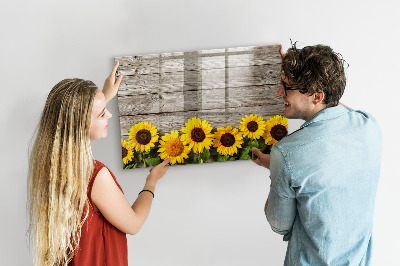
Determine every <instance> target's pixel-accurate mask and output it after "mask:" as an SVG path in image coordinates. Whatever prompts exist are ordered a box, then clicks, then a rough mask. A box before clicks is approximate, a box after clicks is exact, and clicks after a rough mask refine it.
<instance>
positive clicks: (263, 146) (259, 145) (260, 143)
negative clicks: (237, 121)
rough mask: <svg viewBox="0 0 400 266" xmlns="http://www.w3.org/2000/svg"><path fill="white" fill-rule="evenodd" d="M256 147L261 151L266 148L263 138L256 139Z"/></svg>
mask: <svg viewBox="0 0 400 266" xmlns="http://www.w3.org/2000/svg"><path fill="white" fill-rule="evenodd" d="M257 141H258V149H259V150H260V151H261V152H263V151H264V150H265V149H266V148H267V144H265V140H264V139H263V138H261V139H258V140H257Z"/></svg>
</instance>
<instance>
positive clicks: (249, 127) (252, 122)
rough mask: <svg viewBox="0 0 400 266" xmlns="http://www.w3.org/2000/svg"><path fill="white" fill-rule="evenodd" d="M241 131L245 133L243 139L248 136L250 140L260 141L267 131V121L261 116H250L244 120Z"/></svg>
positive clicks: (240, 127)
mask: <svg viewBox="0 0 400 266" xmlns="http://www.w3.org/2000/svg"><path fill="white" fill-rule="evenodd" d="M240 124H241V125H240V126H239V129H240V131H242V132H243V137H245V136H248V137H249V138H250V139H259V138H260V137H261V136H262V135H263V133H264V130H265V121H264V120H263V118H262V117H261V116H259V117H257V115H253V114H250V116H247V115H246V117H245V118H242V122H240Z"/></svg>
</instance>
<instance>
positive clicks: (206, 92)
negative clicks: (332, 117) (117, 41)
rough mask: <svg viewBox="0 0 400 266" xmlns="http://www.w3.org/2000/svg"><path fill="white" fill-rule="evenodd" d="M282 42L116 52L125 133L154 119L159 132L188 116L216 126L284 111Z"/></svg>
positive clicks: (178, 124)
mask: <svg viewBox="0 0 400 266" xmlns="http://www.w3.org/2000/svg"><path fill="white" fill-rule="evenodd" d="M279 48H280V46H279V45H269V46H251V47H238V48H227V49H213V50H200V51H195V52H180V53H164V54H151V55H143V56H125V57H116V58H115V60H118V61H119V62H120V65H119V68H118V75H123V79H122V82H121V86H120V89H119V91H118V108H119V116H120V125H121V138H122V139H125V140H127V139H128V132H129V129H130V128H131V127H132V126H133V125H134V124H136V123H138V122H145V121H148V122H151V123H152V124H154V125H155V126H156V127H157V129H158V130H159V133H160V135H163V134H164V133H168V132H170V131H172V130H178V131H181V129H182V127H183V126H184V125H185V122H187V120H188V119H190V118H192V117H194V116H196V117H199V118H201V119H205V120H207V121H208V122H209V123H210V124H211V125H212V126H213V127H214V129H217V128H218V127H222V126H223V127H226V126H228V125H230V126H233V127H238V126H239V125H240V122H241V119H242V117H244V116H245V115H250V114H251V113H252V114H257V115H261V116H262V117H264V119H265V120H267V119H269V118H270V117H271V116H274V115H277V114H280V115H282V114H283V111H284V109H283V108H284V107H283V103H282V99H280V97H278V96H277V95H276V92H277V90H278V88H279V86H280V85H279V84H280V77H281V75H280V67H281V56H280V53H279Z"/></svg>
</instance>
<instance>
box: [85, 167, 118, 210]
mask: <svg viewBox="0 0 400 266" xmlns="http://www.w3.org/2000/svg"><path fill="white" fill-rule="evenodd" d="M118 192H119V188H118V186H117V184H116V183H115V181H114V178H113V177H112V176H111V173H110V171H109V170H108V168H107V167H103V168H101V170H100V171H99V172H98V173H97V176H96V179H95V180H94V182H93V188H92V195H91V196H92V199H93V202H94V203H95V204H96V203H99V201H100V200H104V199H105V198H107V197H108V195H109V194H110V193H118ZM96 205H97V204H96ZM98 207H99V206H98Z"/></svg>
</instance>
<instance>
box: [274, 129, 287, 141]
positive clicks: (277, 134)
mask: <svg viewBox="0 0 400 266" xmlns="http://www.w3.org/2000/svg"><path fill="white" fill-rule="evenodd" d="M287 133H288V132H287V129H286V127H285V126H282V125H275V126H273V127H272V128H271V136H272V137H273V138H274V139H276V140H277V141H280V140H281V139H283V137H284V136H286V135H287Z"/></svg>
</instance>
